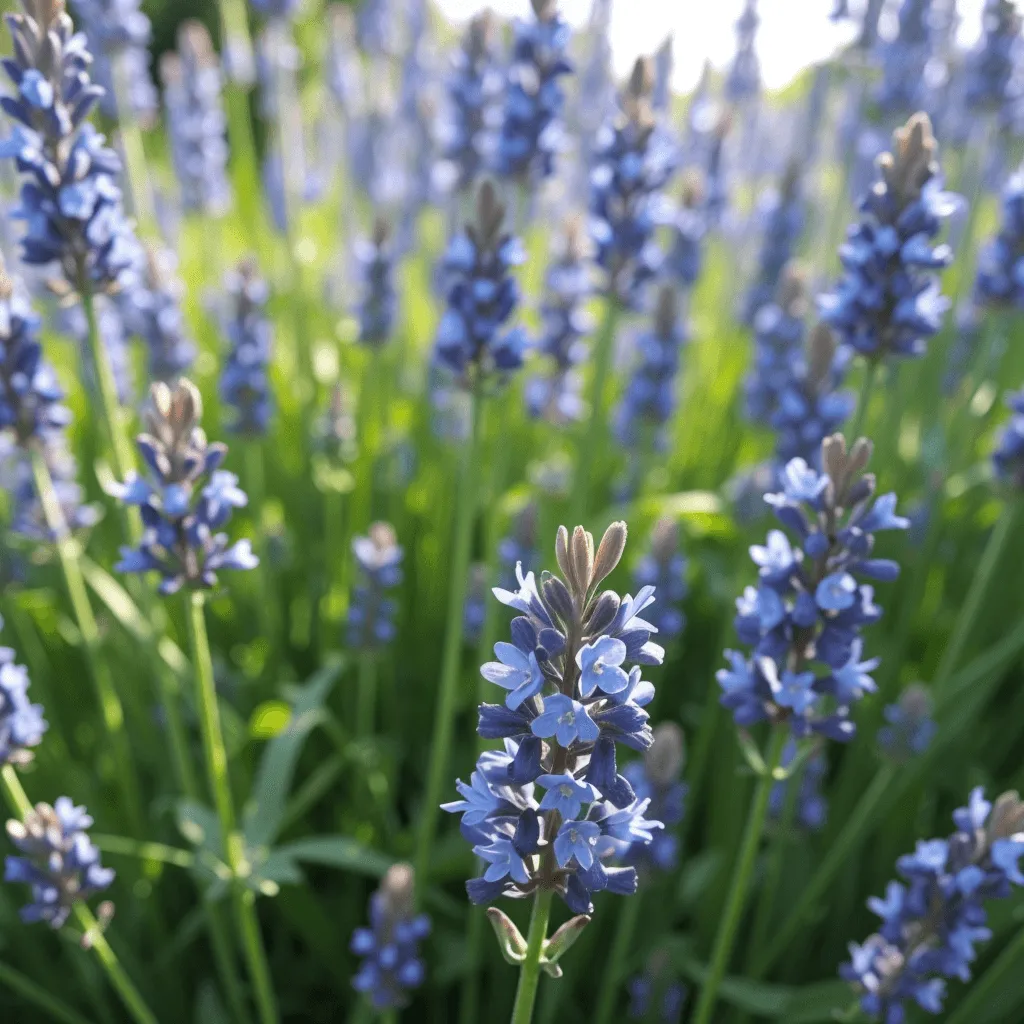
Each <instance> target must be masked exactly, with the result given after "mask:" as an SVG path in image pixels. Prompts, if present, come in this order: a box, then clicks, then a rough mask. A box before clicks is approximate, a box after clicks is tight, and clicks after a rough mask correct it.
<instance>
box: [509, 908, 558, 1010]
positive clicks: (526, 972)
mask: <svg viewBox="0 0 1024 1024" xmlns="http://www.w3.org/2000/svg"><path fill="white" fill-rule="evenodd" d="M553 895H554V894H553V892H552V890H551V889H538V890H537V895H536V896H534V898H533V911H532V913H531V914H530V931H529V933H528V934H527V937H526V959H525V960H524V961H523V964H522V966H521V967H520V968H519V985H518V987H517V988H516V1003H515V1006H514V1007H513V1009H512V1021H511V1024H530V1022H531V1021H532V1020H533V1004H534V1002H535V1001H536V999H537V986H538V985H539V984H540V958H541V954H542V953H543V952H544V942H545V940H546V939H547V937H548V918H549V917H550V916H551V897H552V896H553Z"/></svg>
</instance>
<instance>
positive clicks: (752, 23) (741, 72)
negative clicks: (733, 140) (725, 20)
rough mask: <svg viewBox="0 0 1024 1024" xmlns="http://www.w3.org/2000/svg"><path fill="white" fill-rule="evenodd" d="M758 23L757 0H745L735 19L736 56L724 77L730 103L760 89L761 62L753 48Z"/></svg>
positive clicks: (749, 95)
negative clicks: (741, 11)
mask: <svg viewBox="0 0 1024 1024" xmlns="http://www.w3.org/2000/svg"><path fill="white" fill-rule="evenodd" d="M760 24H761V18H760V17H759V16H758V13H757V0H746V4H745V5H744V7H743V13H742V14H741V15H740V16H739V18H738V19H737V21H736V56H735V57H734V58H733V62H732V66H731V67H730V68H729V72H728V74H727V75H726V78H725V95H726V98H727V99H728V100H729V102H730V103H742V102H743V101H744V100H748V99H751V98H752V97H755V96H757V94H758V93H759V92H760V91H761V62H760V61H759V60H758V59H757V51H756V50H755V49H754V43H755V42H756V40H757V29H758V26H759V25H760Z"/></svg>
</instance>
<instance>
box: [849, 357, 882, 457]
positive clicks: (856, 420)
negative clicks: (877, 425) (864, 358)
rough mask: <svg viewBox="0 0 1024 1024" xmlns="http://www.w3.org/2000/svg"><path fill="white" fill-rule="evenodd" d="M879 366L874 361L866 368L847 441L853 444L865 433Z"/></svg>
mask: <svg viewBox="0 0 1024 1024" xmlns="http://www.w3.org/2000/svg"><path fill="white" fill-rule="evenodd" d="M878 370H879V364H878V361H877V360H875V359H872V360H871V361H870V362H869V363H868V364H867V365H866V366H865V367H864V380H863V382H862V384H861V386H860V395H859V396H858V397H857V410H856V412H855V413H854V414H853V425H852V426H851V427H850V433H849V436H848V438H847V440H848V441H849V442H850V444H853V442H854V441H856V440H857V438H858V437H861V436H862V434H863V431H864V422H865V420H866V419H867V415H868V406H869V405H870V404H871V392H872V391H873V390H874V387H875V381H876V380H877V379H878Z"/></svg>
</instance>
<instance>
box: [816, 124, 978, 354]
mask: <svg viewBox="0 0 1024 1024" xmlns="http://www.w3.org/2000/svg"><path fill="white" fill-rule="evenodd" d="M893 143H894V145H893V152H892V153H883V154H882V156H880V157H879V158H878V161H877V163H878V170H879V179H880V180H878V181H877V182H876V183H875V185H874V186H873V187H872V189H871V190H870V192H868V194H867V195H866V196H865V197H864V198H863V200H861V204H860V207H861V211H862V213H863V217H862V219H861V221H860V223H858V224H857V225H855V226H854V227H852V228H851V229H850V231H849V234H848V235H847V241H846V243H845V245H843V247H842V248H841V249H840V258H841V260H842V263H843V267H844V268H845V271H846V272H845V274H844V276H843V278H842V279H841V280H840V282H839V284H838V285H837V287H836V289H835V291H833V292H832V293H831V294H829V295H825V296H823V297H822V298H821V300H820V309H821V316H822V319H823V320H824V321H825V322H826V323H827V324H829V326H831V327H833V328H834V329H835V330H836V331H837V332H838V333H839V336H840V339H841V340H842V341H843V342H844V343H845V344H847V345H849V346H850V347H851V348H852V349H853V350H854V351H855V352H857V353H859V354H860V355H862V356H864V357H865V358H867V359H872V360H878V359H884V358H886V357H887V356H904V357H905V356H911V357H914V356H921V355H923V354H924V351H925V343H926V341H927V340H928V339H929V338H931V337H933V336H934V335H935V334H936V333H937V332H938V330H939V328H940V327H941V326H942V320H943V317H944V316H945V313H946V310H947V309H948V307H949V302H948V300H947V299H946V298H945V297H944V296H943V295H942V293H941V291H940V290H939V281H938V278H937V276H936V274H935V271H936V270H939V269H941V268H942V267H945V266H946V265H947V264H948V263H949V262H950V261H951V260H952V251H951V250H950V248H949V246H948V245H934V244H933V240H934V239H935V237H936V236H937V235H938V233H939V231H940V229H941V227H942V221H943V220H944V219H945V218H947V217H948V216H949V215H950V214H951V213H952V212H953V211H954V210H955V209H956V208H957V205H958V203H959V199H958V197H956V196H954V195H952V194H951V193H949V192H944V191H942V181H941V176H940V170H939V164H938V160H937V159H936V152H937V144H936V142H935V137H934V136H933V135H932V126H931V122H930V121H929V120H928V116H927V114H915V115H914V116H913V117H912V118H911V119H910V120H909V121H908V122H907V123H906V125H905V126H904V127H903V128H900V129H898V130H897V131H896V133H895V134H894V136H893Z"/></svg>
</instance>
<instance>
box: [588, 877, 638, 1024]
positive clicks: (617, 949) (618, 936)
mask: <svg viewBox="0 0 1024 1024" xmlns="http://www.w3.org/2000/svg"><path fill="white" fill-rule="evenodd" d="M642 905H643V893H642V892H638V893H637V894H636V895H635V896H633V897H632V898H631V899H627V900H626V901H625V902H624V904H623V906H622V907H621V909H620V910H619V921H618V924H617V925H616V928H615V939H614V941H613V942H612V948H611V952H610V953H609V954H608V957H607V959H606V960H605V966H604V978H603V979H602V981H601V993H600V995H599V996H598V998H597V1016H596V1017H595V1018H594V1024H611V1021H612V1018H613V1016H614V1013H615V1003H616V996H617V995H618V992H619V985H620V984H621V982H622V977H623V968H624V966H625V965H626V964H627V963H628V961H629V953H630V950H631V949H632V948H633V937H634V935H635V934H636V926H637V922H638V921H639V920H640V908H641V906H642Z"/></svg>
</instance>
